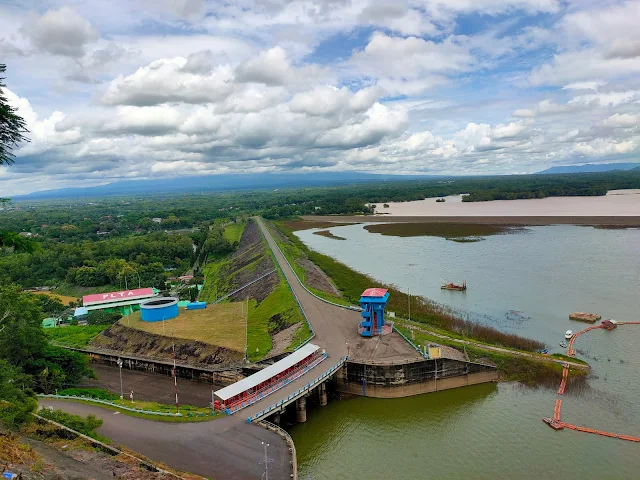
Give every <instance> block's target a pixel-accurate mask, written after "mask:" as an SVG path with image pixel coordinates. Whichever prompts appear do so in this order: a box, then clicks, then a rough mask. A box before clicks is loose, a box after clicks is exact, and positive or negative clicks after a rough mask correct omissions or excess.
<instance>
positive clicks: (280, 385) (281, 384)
mask: <svg viewBox="0 0 640 480" xmlns="http://www.w3.org/2000/svg"><path fill="white" fill-rule="evenodd" d="M325 358H327V354H326V353H323V354H322V355H321V356H320V358H318V359H317V360H315V361H314V362H312V363H310V364H309V365H307V366H306V367H304V368H302V369H300V370H298V371H296V372H294V373H293V374H292V375H291V376H289V377H287V378H285V379H283V380H281V381H280V382H278V383H277V384H275V385H273V386H271V387H269V388H267V389H266V390H264V391H262V392H259V393H258V394H256V396H255V397H252V398H250V399H248V400H246V401H244V402H240V404H238V405H234V406H233V407H230V408H227V409H225V410H223V412H224V413H226V414H227V415H232V414H234V413H236V412H238V411H239V410H242V409H243V408H247V407H250V406H251V405H253V404H254V403H256V402H259V401H260V400H262V399H263V398H265V397H266V396H268V395H271V394H272V393H274V392H277V391H278V390H280V389H281V388H283V387H286V386H287V385H288V384H290V383H291V382H293V381H294V380H297V379H298V378H300V377H301V376H302V375H304V374H305V373H307V372H308V371H309V370H311V369H312V368H314V367H315V366H316V365H318V364H319V363H320V362H322V361H323V360H324V359H325Z"/></svg>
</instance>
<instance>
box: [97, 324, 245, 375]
mask: <svg viewBox="0 0 640 480" xmlns="http://www.w3.org/2000/svg"><path fill="white" fill-rule="evenodd" d="M173 344H174V339H173V338H172V337H169V336H163V335H155V334H153V333H147V332H143V331H141V330H136V329H134V328H128V327H125V326H124V325H121V324H120V323H116V324H115V325H112V326H111V327H109V328H108V329H106V330H105V331H104V332H102V333H101V334H100V335H98V336H97V337H95V338H94V339H93V340H91V343H90V345H91V346H93V347H97V348H104V349H107V350H115V351H120V352H123V353H130V354H135V355H142V356H145V357H153V358H163V359H171V358H173ZM175 348H176V358H177V359H178V360H182V361H185V362H190V363H200V364H207V365H221V364H224V365H235V364H239V363H241V362H242V360H243V358H244V351H243V352H240V351H236V350H230V349H228V348H224V347H219V346H217V345H211V344H209V343H204V342H198V341H195V340H181V339H175Z"/></svg>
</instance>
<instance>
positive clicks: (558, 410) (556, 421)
mask: <svg viewBox="0 0 640 480" xmlns="http://www.w3.org/2000/svg"><path fill="white" fill-rule="evenodd" d="M610 322H611V321H610ZM613 324H614V325H615V327H617V326H618V325H640V322H613ZM608 327H609V328H607V326H604V325H592V326H590V327H587V328H585V329H584V330H581V331H579V332H578V333H576V334H574V335H573V337H571V340H570V341H569V345H568V346H567V354H568V355H569V356H570V357H574V356H575V355H576V350H575V349H574V348H573V345H574V344H575V341H576V339H577V338H578V337H579V336H580V335H584V334H585V333H587V332H590V331H591V330H596V329H606V330H611V329H612V328H611V323H609V324H608ZM615 327H613V328H615ZM568 378H569V365H567V364H566V363H565V364H564V365H563V369H562V381H561V382H560V387H559V388H558V395H564V391H565V389H566V387H567V379H568ZM561 415H562V399H560V398H558V399H556V404H555V407H554V408H553V418H549V417H545V418H543V419H542V421H543V422H544V423H546V424H547V425H549V426H550V427H551V428H553V429H554V430H563V429H565V428H568V429H569V430H575V431H576V432H583V433H591V434H594V435H601V436H603V437H609V438H618V439H620V440H626V441H628V442H640V437H632V436H631V435H620V434H617V433H611V432H605V431H604V430H596V429H595V428H588V427H579V426H577V425H571V424H570V423H565V422H563V421H562V420H561Z"/></svg>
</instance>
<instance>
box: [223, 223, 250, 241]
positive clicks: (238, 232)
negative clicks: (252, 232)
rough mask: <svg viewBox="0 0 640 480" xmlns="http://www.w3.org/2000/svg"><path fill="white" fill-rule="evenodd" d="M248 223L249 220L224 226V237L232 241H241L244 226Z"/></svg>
mask: <svg viewBox="0 0 640 480" xmlns="http://www.w3.org/2000/svg"><path fill="white" fill-rule="evenodd" d="M246 225H247V222H241V223H232V224H230V225H227V226H226V227H224V238H226V239H227V240H228V241H229V242H230V243H234V242H240V239H241V238H242V232H244V227H245V226H246Z"/></svg>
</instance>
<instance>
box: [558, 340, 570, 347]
mask: <svg viewBox="0 0 640 480" xmlns="http://www.w3.org/2000/svg"><path fill="white" fill-rule="evenodd" d="M559 345H560V346H561V347H562V348H567V347H568V346H569V345H568V344H567V342H565V341H564V340H563V341H561V342H560V343H559Z"/></svg>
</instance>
